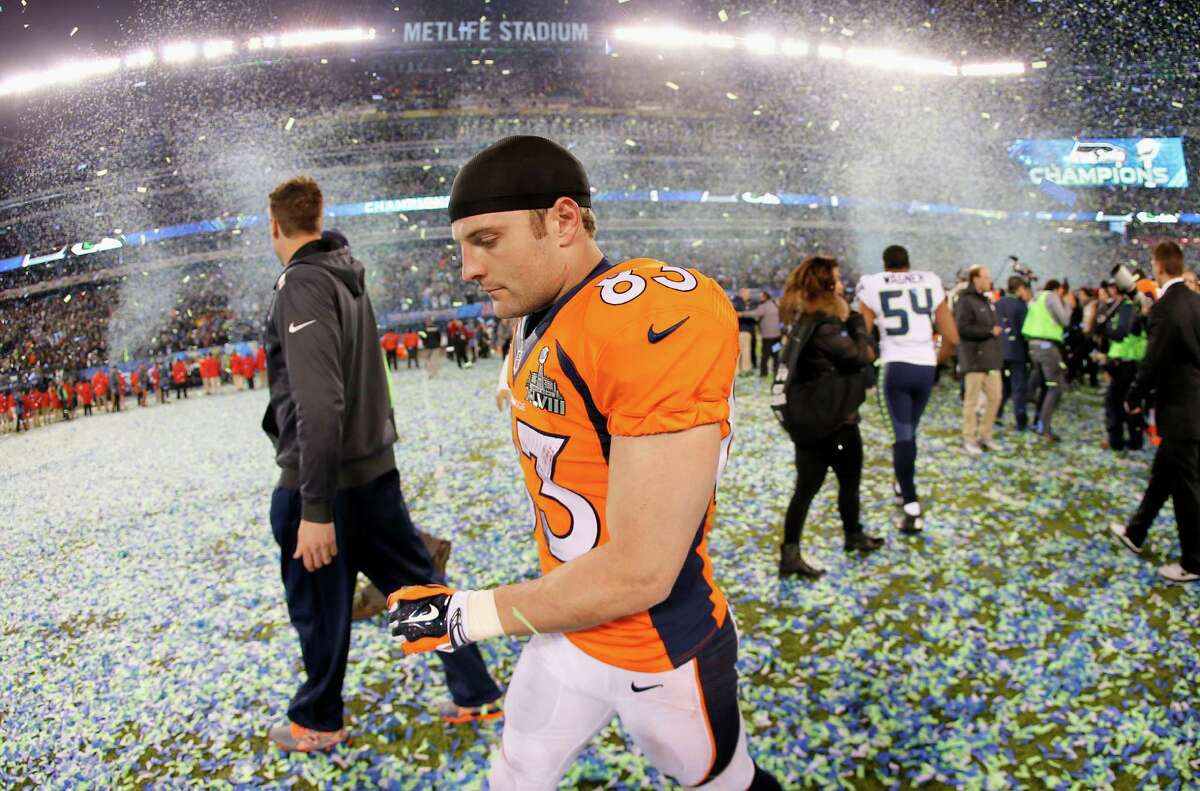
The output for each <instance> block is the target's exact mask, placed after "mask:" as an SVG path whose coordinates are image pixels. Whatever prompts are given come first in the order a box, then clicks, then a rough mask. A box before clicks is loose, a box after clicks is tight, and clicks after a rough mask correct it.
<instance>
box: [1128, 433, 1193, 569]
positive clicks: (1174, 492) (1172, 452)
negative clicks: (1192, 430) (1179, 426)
mask: <svg viewBox="0 0 1200 791" xmlns="http://www.w3.org/2000/svg"><path fill="white" fill-rule="evenodd" d="M1167 497H1170V498H1171V502H1172V504H1173V505H1174V507H1175V522H1176V524H1177V527H1178V530H1179V550H1180V561H1179V562H1180V565H1182V566H1183V568H1184V570H1186V571H1190V572H1191V573H1193V574H1200V440H1194V439H1176V440H1172V439H1171V438H1170V437H1163V441H1162V444H1161V445H1159V447H1158V452H1156V453H1155V454H1154V464H1153V466H1151V468H1150V483H1149V484H1148V485H1147V486H1146V493H1145V494H1143V495H1142V502H1141V505H1139V506H1138V510H1137V513H1135V514H1134V515H1133V519H1131V520H1130V522H1129V526H1128V529H1127V530H1126V535H1128V536H1129V539H1130V540H1131V541H1133V543H1135V544H1137V545H1138V546H1141V545H1142V544H1144V543H1146V535H1147V534H1148V533H1149V531H1150V525H1151V524H1153V523H1154V517H1156V516H1158V512H1159V510H1160V509H1161V508H1162V507H1163V505H1164V504H1165V503H1166V502H1167Z"/></svg>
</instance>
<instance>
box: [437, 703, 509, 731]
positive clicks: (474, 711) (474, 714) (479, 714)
mask: <svg viewBox="0 0 1200 791" xmlns="http://www.w3.org/2000/svg"><path fill="white" fill-rule="evenodd" d="M438 715H439V716H441V718H442V720H443V721H444V722H448V723H450V724H451V725H464V724H466V723H468V722H486V721H490V720H498V719H500V718H501V717H503V716H504V706H503V705H501V699H500V698H497V699H496V700H493V701H492V702H491V703H485V704H483V705H482V706H459V705H458V704H457V703H455V702H454V701H452V700H444V701H442V703H441V705H440V706H438Z"/></svg>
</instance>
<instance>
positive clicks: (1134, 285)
mask: <svg viewBox="0 0 1200 791" xmlns="http://www.w3.org/2000/svg"><path fill="white" fill-rule="evenodd" d="M1108 276H1109V277H1110V278H1112V284H1113V285H1114V286H1116V287H1117V291H1120V292H1121V293H1122V294H1124V295H1125V296H1127V297H1129V298H1130V299H1132V298H1133V297H1135V296H1137V293H1138V281H1139V280H1141V278H1139V277H1138V276H1137V274H1135V273H1134V272H1133V271H1131V270H1130V269H1129V267H1127V266H1125V265H1124V264H1117V265H1116V266H1114V267H1113V268H1112V271H1111V272H1109V273H1108Z"/></svg>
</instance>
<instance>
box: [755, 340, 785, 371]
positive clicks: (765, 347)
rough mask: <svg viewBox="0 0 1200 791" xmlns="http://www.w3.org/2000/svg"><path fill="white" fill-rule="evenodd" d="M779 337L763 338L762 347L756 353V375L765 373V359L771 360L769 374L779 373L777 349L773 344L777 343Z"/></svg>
mask: <svg viewBox="0 0 1200 791" xmlns="http://www.w3.org/2000/svg"><path fill="white" fill-rule="evenodd" d="M779 341H780V339H779V338H763V339H762V349H761V350H760V351H759V355H758V375H759V376H766V375H767V360H768V358H769V359H770V361H771V376H775V374H777V373H779V349H778V348H777V347H776V346H775V344H777V343H779Z"/></svg>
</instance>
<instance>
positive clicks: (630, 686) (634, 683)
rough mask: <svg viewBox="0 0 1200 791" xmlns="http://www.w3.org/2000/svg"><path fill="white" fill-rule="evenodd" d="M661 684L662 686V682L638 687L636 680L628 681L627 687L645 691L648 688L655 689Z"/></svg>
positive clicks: (636, 690) (635, 690)
mask: <svg viewBox="0 0 1200 791" xmlns="http://www.w3.org/2000/svg"><path fill="white" fill-rule="evenodd" d="M661 686H662V684H651V685H650V686H648V687H639V686H638V685H637V683H636V682H633V681H630V682H629V688H630V689H632V690H633V691H634V692H645V691H647V690H650V689H657V688H658V687H661Z"/></svg>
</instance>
